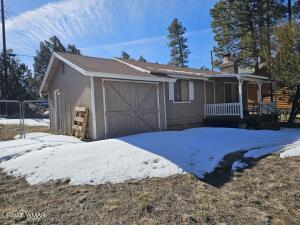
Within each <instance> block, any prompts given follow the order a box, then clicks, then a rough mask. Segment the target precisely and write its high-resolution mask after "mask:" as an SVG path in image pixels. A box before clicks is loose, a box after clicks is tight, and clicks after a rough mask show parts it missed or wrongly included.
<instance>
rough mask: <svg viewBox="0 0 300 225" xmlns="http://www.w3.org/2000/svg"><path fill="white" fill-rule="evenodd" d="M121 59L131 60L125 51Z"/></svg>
mask: <svg viewBox="0 0 300 225" xmlns="http://www.w3.org/2000/svg"><path fill="white" fill-rule="evenodd" d="M121 58H122V59H131V57H130V55H129V54H128V53H127V52H125V51H122V53H121Z"/></svg>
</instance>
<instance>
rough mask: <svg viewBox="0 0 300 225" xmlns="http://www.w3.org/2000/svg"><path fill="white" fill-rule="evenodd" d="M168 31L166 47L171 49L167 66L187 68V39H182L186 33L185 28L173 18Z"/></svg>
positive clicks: (188, 52)
mask: <svg viewBox="0 0 300 225" xmlns="http://www.w3.org/2000/svg"><path fill="white" fill-rule="evenodd" d="M168 31H169V35H168V39H169V43H168V46H169V47H170V48H171V53H170V56H171V61H170V62H169V64H171V65H175V66H179V67H187V63H188V56H189V54H190V51H189V49H188V46H187V38H186V37H184V34H185V31H186V29H185V27H183V25H182V23H181V22H179V21H178V19H177V18H175V19H174V20H173V21H172V23H171V24H170V26H169V27H168Z"/></svg>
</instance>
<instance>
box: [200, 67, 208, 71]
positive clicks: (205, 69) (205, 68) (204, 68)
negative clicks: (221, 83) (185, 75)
mask: <svg viewBox="0 0 300 225" xmlns="http://www.w3.org/2000/svg"><path fill="white" fill-rule="evenodd" d="M199 70H203V71H209V69H208V68H207V67H206V66H201V67H200V68H199Z"/></svg>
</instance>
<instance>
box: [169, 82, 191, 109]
mask: <svg viewBox="0 0 300 225" xmlns="http://www.w3.org/2000/svg"><path fill="white" fill-rule="evenodd" d="M178 80H186V81H188V93H189V100H188V101H176V100H175V83H176V82H174V83H173V87H174V88H173V91H174V93H173V100H171V101H172V103H174V104H188V103H191V102H192V101H195V82H194V81H193V80H189V79H178ZM190 82H193V86H194V87H193V89H194V99H193V100H191V96H190ZM169 85H170V83H169ZM169 94H170V93H169ZM169 98H170V97H169Z"/></svg>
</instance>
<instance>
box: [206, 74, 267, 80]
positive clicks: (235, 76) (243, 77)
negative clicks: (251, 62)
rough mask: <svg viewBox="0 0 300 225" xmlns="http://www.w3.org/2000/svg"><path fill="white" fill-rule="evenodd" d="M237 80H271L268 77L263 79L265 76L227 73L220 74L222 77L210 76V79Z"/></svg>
mask: <svg viewBox="0 0 300 225" xmlns="http://www.w3.org/2000/svg"><path fill="white" fill-rule="evenodd" d="M231 77H233V78H237V79H247V78H250V79H251V78H252V79H259V80H269V78H268V77H263V76H257V75H253V74H234V73H232V74H231V73H225V74H220V75H209V78H231Z"/></svg>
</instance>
